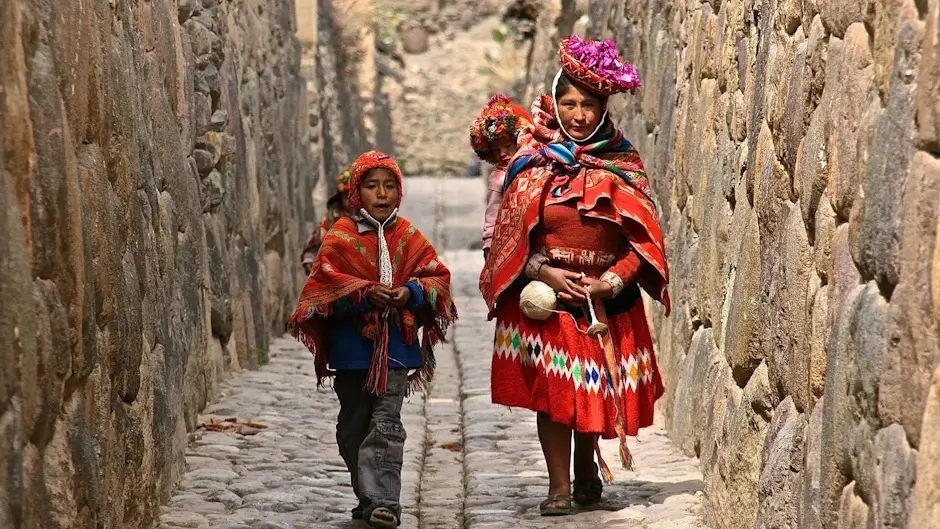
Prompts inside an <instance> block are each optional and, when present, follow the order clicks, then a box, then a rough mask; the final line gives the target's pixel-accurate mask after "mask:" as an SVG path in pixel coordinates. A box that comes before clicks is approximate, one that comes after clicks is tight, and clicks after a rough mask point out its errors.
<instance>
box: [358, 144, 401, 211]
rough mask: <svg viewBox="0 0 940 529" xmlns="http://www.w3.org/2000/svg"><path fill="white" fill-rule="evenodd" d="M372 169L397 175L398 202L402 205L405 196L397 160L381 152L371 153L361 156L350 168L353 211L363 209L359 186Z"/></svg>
mask: <svg viewBox="0 0 940 529" xmlns="http://www.w3.org/2000/svg"><path fill="white" fill-rule="evenodd" d="M372 169H387V170H388V171H390V172H391V173H392V174H393V175H395V180H396V181H397V182H398V202H399V204H400V203H401V199H402V196H403V194H404V193H403V190H402V176H401V169H400V168H399V167H398V164H397V163H396V162H395V159H394V158H392V157H391V156H389V155H388V154H385V153H384V152H381V151H369V152H365V153H362V154H361V155H359V157H358V158H356V161H355V162H353V164H352V167H350V173H351V177H350V181H349V205H350V206H352V209H353V211H359V210H360V209H362V197H361V196H359V184H360V183H361V182H362V178H363V177H364V176H365V175H366V173H368V172H369V171H371V170H372Z"/></svg>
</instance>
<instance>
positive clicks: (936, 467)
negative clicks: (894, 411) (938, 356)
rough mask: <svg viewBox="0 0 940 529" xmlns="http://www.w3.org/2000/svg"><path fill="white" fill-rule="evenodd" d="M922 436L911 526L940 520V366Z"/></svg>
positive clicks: (931, 388) (928, 405) (927, 409)
mask: <svg viewBox="0 0 940 529" xmlns="http://www.w3.org/2000/svg"><path fill="white" fill-rule="evenodd" d="M920 434H921V442H920V446H919V447H918V450H917V481H916V482H915V483H914V490H913V494H912V496H913V498H912V501H911V508H910V509H911V510H910V513H911V517H910V527H929V526H930V524H931V523H934V522H935V521H936V520H940V463H938V461H940V366H938V367H937V368H936V369H935V370H934V372H933V378H932V380H931V385H930V390H929V392H928V394H927V402H926V404H925V406H924V419H923V422H922V423H921V427H920Z"/></svg>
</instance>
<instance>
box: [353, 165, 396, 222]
mask: <svg viewBox="0 0 940 529" xmlns="http://www.w3.org/2000/svg"><path fill="white" fill-rule="evenodd" d="M399 193H400V190H399V189H398V181H397V180H395V175H393V174H392V172H391V171H389V170H388V169H372V170H370V171H369V172H367V173H366V174H365V175H364V176H363V177H362V181H361V182H360V183H359V196H360V197H361V198H362V207H364V208H365V210H366V211H367V212H368V213H369V215H371V216H372V218H373V219H375V220H377V221H379V222H385V221H386V220H388V217H389V216H390V215H391V214H392V211H394V210H395V208H397V207H398V198H399V196H400V194H399Z"/></svg>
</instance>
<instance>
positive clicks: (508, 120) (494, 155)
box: [470, 95, 532, 256]
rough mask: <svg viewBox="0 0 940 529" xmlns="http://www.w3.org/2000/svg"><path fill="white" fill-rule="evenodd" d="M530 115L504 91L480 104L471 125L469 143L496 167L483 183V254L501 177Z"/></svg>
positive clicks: (486, 251)
mask: <svg viewBox="0 0 940 529" xmlns="http://www.w3.org/2000/svg"><path fill="white" fill-rule="evenodd" d="M531 121H532V118H531V117H529V114H528V113H527V112H526V111H525V109H523V108H522V107H520V106H519V105H517V104H515V103H513V102H512V101H511V100H510V99H509V98H508V97H506V96H504V95H495V96H493V97H492V98H490V100H489V101H488V102H487V103H486V106H485V107H483V111H482V112H481V113H480V116H479V117H477V119H476V120H475V121H474V122H473V127H472V128H471V129H470V146H471V147H473V150H474V152H476V154H477V156H479V157H480V159H481V160H483V161H484V162H486V163H488V164H490V165H493V166H495V167H496V169H495V170H494V171H493V172H492V173H490V177H489V179H488V181H487V186H486V213H485V217H484V221H483V255H484V256H488V255H489V249H490V245H491V243H492V240H493V229H494V228H495V226H496V213H497V212H498V211H499V205H500V203H502V201H503V180H504V179H505V177H506V167H507V166H508V165H509V160H511V159H512V157H513V155H515V154H516V151H517V150H519V147H518V145H516V140H517V138H518V137H519V133H520V132H522V129H524V128H525V127H526V126H527V125H529V123H531Z"/></svg>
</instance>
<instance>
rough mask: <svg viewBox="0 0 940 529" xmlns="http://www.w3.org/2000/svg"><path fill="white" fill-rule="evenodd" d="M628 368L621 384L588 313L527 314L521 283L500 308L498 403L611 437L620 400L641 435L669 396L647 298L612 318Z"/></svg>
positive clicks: (627, 422)
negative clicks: (590, 331)
mask: <svg viewBox="0 0 940 529" xmlns="http://www.w3.org/2000/svg"><path fill="white" fill-rule="evenodd" d="M607 324H608V327H609V329H610V334H609V339H611V340H612V344H613V349H614V355H615V358H616V363H617V366H618V370H619V372H620V380H621V383H620V388H614V382H613V379H612V378H611V377H610V376H609V373H608V369H607V362H606V361H605V358H604V350H603V349H602V347H601V344H600V343H599V342H598V340H597V339H596V338H591V337H589V336H588V335H587V334H586V330H587V327H588V323H587V322H586V321H585V319H584V318H583V317H577V318H575V317H574V316H572V315H571V314H553V315H552V316H551V317H549V318H548V319H547V320H545V321H536V320H532V319H530V318H527V317H526V316H524V315H523V314H522V311H521V310H520V308H519V290H518V289H517V288H516V287H515V286H513V287H511V288H510V289H509V290H507V291H506V292H505V293H504V294H503V295H502V296H501V297H500V301H499V305H498V307H497V309H496V337H495V344H494V353H493V371H492V376H491V384H492V388H491V392H492V397H493V402H494V403H495V404H502V405H505V406H510V407H519V408H527V409H530V410H532V411H536V412H539V413H544V414H547V415H548V416H549V417H550V418H551V420H552V421H554V422H556V423H560V424H565V425H567V426H568V427H570V428H572V429H573V430H575V431H577V432H581V433H586V434H599V435H601V436H602V437H603V438H604V439H614V438H616V437H617V433H616V431H615V426H616V422H617V409H616V404H615V401H614V399H619V403H620V407H621V410H622V412H623V414H624V420H623V428H624V431H625V433H626V434H627V435H630V436H635V435H636V434H637V432H638V430H639V429H640V428H644V427H646V426H650V425H651V424H653V407H654V404H655V403H656V400H657V399H658V398H659V397H660V396H662V394H663V383H662V378H661V377H660V374H659V369H658V367H657V365H656V356H655V354H654V352H653V343H652V337H651V336H650V331H649V326H648V324H647V321H646V314H645V310H644V307H643V299H642V298H640V299H638V300H637V301H636V303H635V304H634V305H633V307H632V308H630V309H629V310H628V311H627V312H623V313H620V314H616V315H611V316H609V317H608V320H607Z"/></svg>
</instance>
